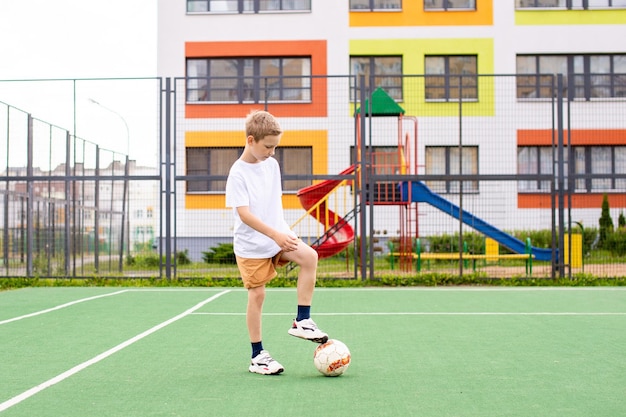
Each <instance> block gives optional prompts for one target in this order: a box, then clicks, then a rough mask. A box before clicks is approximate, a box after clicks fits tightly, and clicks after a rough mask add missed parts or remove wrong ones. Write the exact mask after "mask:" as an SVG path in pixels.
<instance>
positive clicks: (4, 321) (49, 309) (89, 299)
mask: <svg viewBox="0 0 626 417" xmlns="http://www.w3.org/2000/svg"><path fill="white" fill-rule="evenodd" d="M127 291H128V290H121V291H116V292H110V293H106V294H100V295H94V296H93V297H87V298H81V299H80V300H75V301H70V302H69V303H65V304H61V305H58V306H56V307H51V308H47V309H45V310H40V311H35V312H34V313H29V314H24V315H23V316H19V317H13V318H12V319H6V320H2V321H0V325H2V324H7V323H11V322H14V321H18V320H22V319H27V318H29V317H35V316H39V315H41V314H46V313H50V312H52V311H56V310H60V309H62V308H66V307H71V306H73V305H75V304H79V303H84V302H85V301H91V300H96V299H98V298H103V297H109V296H111V295H118V294H122V293H124V292H127Z"/></svg>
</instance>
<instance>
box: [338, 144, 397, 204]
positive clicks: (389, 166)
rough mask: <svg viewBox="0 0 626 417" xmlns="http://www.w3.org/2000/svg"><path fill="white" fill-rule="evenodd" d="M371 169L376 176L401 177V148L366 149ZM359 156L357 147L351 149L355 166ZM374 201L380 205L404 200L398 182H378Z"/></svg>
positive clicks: (351, 158)
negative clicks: (356, 150)
mask: <svg viewBox="0 0 626 417" xmlns="http://www.w3.org/2000/svg"><path fill="white" fill-rule="evenodd" d="M366 152H367V156H368V157H369V161H370V167H371V169H372V172H373V173H374V175H399V174H400V173H401V172H402V166H401V164H402V161H403V159H404V158H403V156H402V152H404V150H403V149H402V148H401V147H398V146H397V145H396V146H368V147H367V148H366ZM356 162H357V156H356V152H355V147H354V146H351V147H350V163H351V164H355V163H356ZM373 198H374V201H376V202H379V203H384V202H398V201H401V200H402V197H401V195H400V188H399V187H398V182H397V181H396V182H392V181H377V182H376V184H375V188H374V193H373Z"/></svg>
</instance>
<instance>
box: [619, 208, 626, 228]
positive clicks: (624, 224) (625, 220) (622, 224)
mask: <svg viewBox="0 0 626 417" xmlns="http://www.w3.org/2000/svg"><path fill="white" fill-rule="evenodd" d="M617 227H618V228H619V229H624V228H626V217H624V212H623V211H620V212H619V217H618V218H617Z"/></svg>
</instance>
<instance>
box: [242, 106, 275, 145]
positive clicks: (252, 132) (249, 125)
mask: <svg viewBox="0 0 626 417" xmlns="http://www.w3.org/2000/svg"><path fill="white" fill-rule="evenodd" d="M282 133H283V130H282V129H281V127H280V124H279V123H278V120H276V118H275V117H274V116H272V115H271V114H270V113H268V112H266V111H264V110H255V111H252V112H251V113H250V114H249V115H248V117H246V136H252V137H253V138H254V141H255V142H258V141H260V140H261V139H263V138H264V137H265V136H279V135H281V134H282Z"/></svg>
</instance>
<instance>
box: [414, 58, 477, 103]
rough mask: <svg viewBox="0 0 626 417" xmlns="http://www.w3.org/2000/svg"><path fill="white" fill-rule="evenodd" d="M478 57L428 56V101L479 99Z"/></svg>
mask: <svg viewBox="0 0 626 417" xmlns="http://www.w3.org/2000/svg"><path fill="white" fill-rule="evenodd" d="M477 61H478V60H477V57H476V56H475V55H459V56H452V55H450V56H426V57H425V59H424V64H425V73H426V79H425V94H426V100H427V101H458V100H459V97H462V100H477V99H478V77H477V76H476V74H477V72H478V64H477Z"/></svg>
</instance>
